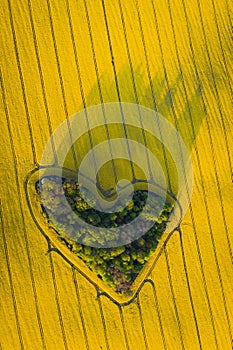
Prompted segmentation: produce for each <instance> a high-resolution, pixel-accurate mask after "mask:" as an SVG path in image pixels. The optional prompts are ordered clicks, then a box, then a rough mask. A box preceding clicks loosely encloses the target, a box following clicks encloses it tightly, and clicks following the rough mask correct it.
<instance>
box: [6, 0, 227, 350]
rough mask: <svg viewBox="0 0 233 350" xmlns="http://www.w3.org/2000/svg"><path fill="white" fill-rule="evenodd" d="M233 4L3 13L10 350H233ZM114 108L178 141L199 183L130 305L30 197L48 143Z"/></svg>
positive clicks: (66, 6)
mask: <svg viewBox="0 0 233 350" xmlns="http://www.w3.org/2000/svg"><path fill="white" fill-rule="evenodd" d="M232 5H233V3H232V2H231V1H230V0H160V1H158V0H157V1H156V0H81V1H78V0H57V1H52V0H2V1H1V52H0V59H1V72H0V79H1V123H0V133H1V141H0V150H1V151H0V152H1V156H0V171H1V173H0V184H1V191H0V212H1V226H0V227H1V235H0V259H1V260H0V265H1V268H0V305H1V312H0V349H1V350H17V349H25V350H32V349H33V350H34V349H35V350H37V349H38V350H40V349H48V350H53V349H57V350H60V349H67V350H72V349H74V350H76V349H79V350H85V349H89V350H97V349H109V350H124V349H127V350H143V349H149V350H154V349H156V350H157V349H158V350H160V349H169V350H170V349H171V350H173V349H174V350H175V349H185V350H188V349H194V350H195V349H206V350H209V349H210V350H212V349H219V350H222V349H226V350H228V349H229V350H230V349H232V347H233V268H232V259H233V220H232V218H233V152H232V149H233V116H232V112H233V108H232V107H233V94H232V92H233V85H232V79H233V74H232V66H233V60H232V57H233V56H232V53H233V46H232V9H233V6H232ZM117 101H122V102H131V103H139V104H141V105H143V106H146V107H149V108H152V109H155V110H157V111H158V112H160V113H161V114H162V115H163V116H165V117H166V118H167V119H168V120H169V121H170V122H171V123H172V124H173V125H174V127H176V128H177V130H178V131H179V133H180V135H181V136H182V138H183V140H184V142H185V144H186V145H187V148H188V150H189V152H190V154H191V157H192V163H193V171H194V181H195V183H194V190H193V195H192V198H191V203H190V207H189V209H188V211H187V213H186V215H185V217H184V218H183V220H182V224H181V232H178V231H175V232H174V233H173V234H172V235H171V236H170V238H169V240H168V241H167V243H166V244H165V245H164V244H163V242H164V240H165V238H163V239H162V241H161V242H160V245H159V247H158V249H157V253H155V255H154V256H153V257H152V258H151V260H149V262H148V265H147V266H146V267H145V268H144V270H143V272H142V273H141V274H140V275H139V277H138V279H137V280H136V282H135V284H134V286H133V288H132V290H133V294H132V296H131V297H122V296H121V295H117V294H116V293H114V292H113V291H112V290H111V289H110V288H108V287H106V286H105V285H104V284H103V283H102V282H101V281H100V280H99V279H98V278H97V277H96V276H94V275H93V274H92V273H91V272H90V271H89V269H88V268H87V267H86V266H85V265H84V264H83V263H81V262H80V261H79V260H78V259H77V258H76V257H75V256H74V255H73V254H72V253H71V252H70V251H69V250H68V248H66V247H65V246H64V245H63V244H61V243H60V242H59V241H58V239H57V237H56V234H55V233H54V232H53V231H52V230H49V229H48V228H47V227H46V226H45V224H44V223H43V220H42V218H41V217H40V216H41V215H40V213H39V210H38V203H36V198H34V195H33V192H32V190H31V188H32V185H33V181H34V180H35V178H36V175H35V174H36V173H35V172H34V171H35V169H37V168H38V166H39V165H40V162H41V157H42V153H43V150H44V148H45V145H46V143H47V140H48V139H49V137H50V135H51V134H52V132H53V131H54V130H55V129H56V128H57V127H58V126H59V125H60V124H61V123H62V122H63V121H64V120H66V119H67V118H69V116H71V115H73V114H74V113H76V112H78V111H80V110H82V109H83V108H84V107H89V106H93V105H96V104H100V103H106V102H117ZM148 138H149V136H148ZM51 153H52V150H51ZM54 156H55V153H54ZM42 165H52V163H51V164H42Z"/></svg>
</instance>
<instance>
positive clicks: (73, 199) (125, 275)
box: [36, 177, 173, 293]
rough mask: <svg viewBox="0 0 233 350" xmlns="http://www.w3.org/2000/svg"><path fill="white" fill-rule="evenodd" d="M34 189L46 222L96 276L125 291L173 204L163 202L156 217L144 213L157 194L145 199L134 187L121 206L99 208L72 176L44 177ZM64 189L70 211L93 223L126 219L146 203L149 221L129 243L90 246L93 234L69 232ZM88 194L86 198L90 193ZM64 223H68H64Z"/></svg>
mask: <svg viewBox="0 0 233 350" xmlns="http://www.w3.org/2000/svg"><path fill="white" fill-rule="evenodd" d="M36 190H37V193H38V196H39V200H40V203H41V208H42V214H43V216H44V217H45V220H46V221H47V222H48V223H49V225H50V226H52V227H53V228H54V229H55V230H56V232H57V233H58V235H59V237H60V239H61V240H62V241H63V242H64V243H65V244H66V245H67V247H68V248H69V249H70V250H71V251H72V252H73V253H74V254H76V255H77V256H78V257H79V258H81V259H82V260H83V261H84V262H85V263H86V265H87V266H88V267H89V268H90V269H91V270H92V271H93V272H95V273H96V274H97V275H98V277H100V278H101V279H102V280H103V281H104V282H105V283H106V284H108V285H110V286H112V287H113V288H114V289H115V291H117V292H120V293H122V292H129V290H130V286H131V284H132V283H133V281H134V280H135V278H136V276H137V275H138V273H139V272H140V271H141V269H142V267H143V265H144V263H145V262H146V261H147V260H148V259H149V258H150V257H151V255H152V254H153V253H154V251H155V249H156V247H157V245H158V242H159V240H160V238H161V236H162V234H163V232H164V230H165V228H166V225H167V221H168V219H169V216H170V214H171V211H172V208H173V206H172V204H170V203H168V202H167V203H166V204H165V205H164V206H163V209H162V211H161V212H160V215H159V217H154V216H153V215H148V213H149V212H150V205H151V206H152V205H153V206H154V205H158V197H156V196H154V198H153V199H154V200H153V201H152V202H151V203H150V202H149V203H148V201H147V192H146V191H142V190H136V191H135V192H134V195H133V198H132V200H131V201H130V202H129V203H128V205H127V206H126V207H125V208H124V209H122V210H120V211H119V212H116V213H104V212H100V211H97V210H95V209H93V208H92V205H94V204H95V200H94V198H93V201H92V202H90V201H89V204H88V203H87V202H86V201H85V200H84V198H83V197H82V196H81V192H80V185H79V184H78V183H77V181H75V180H72V179H63V181H62V186H61V184H59V181H58V180H57V178H56V177H45V178H43V179H42V180H41V181H40V182H38V183H37V185H36ZM64 193H65V196H66V199H67V201H68V203H69V205H70V207H71V208H72V211H73V212H75V213H76V214H77V215H78V216H79V217H81V218H82V219H83V220H85V221H86V222H88V223H91V224H92V225H94V226H97V227H105V228H106V227H107V228H112V227H116V226H121V225H123V224H126V223H129V222H130V221H132V220H133V219H134V218H136V217H137V216H138V215H139V214H140V213H143V208H144V207H145V205H146V206H147V214H146V220H148V221H150V222H151V223H152V224H153V225H151V226H152V227H151V229H150V230H149V231H148V232H147V233H146V234H144V235H143V236H142V237H140V238H139V239H137V240H134V241H133V242H131V243H129V244H126V245H123V246H118V247H116V248H94V247H92V246H90V245H91V243H92V242H91V237H92V238H93V237H94V238H93V239H96V236H94V235H93V236H92V235H91V234H90V235H83V238H82V237H81V239H80V238H79V240H78V241H77V239H76V237H77V232H76V235H75V233H74V232H72V230H73V231H74V230H75V225H74V224H75V222H74V219H73V217H72V216H71V215H69V211H68V210H67V208H65V207H63V206H61V196H63V195H64ZM82 193H83V189H82ZM84 197H85V196H84ZM88 198H89V199H90V195H89V196H88ZM156 203H157V204H156ZM51 217H52V219H51ZM67 223H68V224H69V225H66V224H67ZM72 225H74V226H72ZM67 227H68V230H69V232H67ZM139 229H140V228H139ZM79 237H80V235H79ZM97 239H98V237H97ZM80 242H81V243H80ZM100 243H101V237H100Z"/></svg>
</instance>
